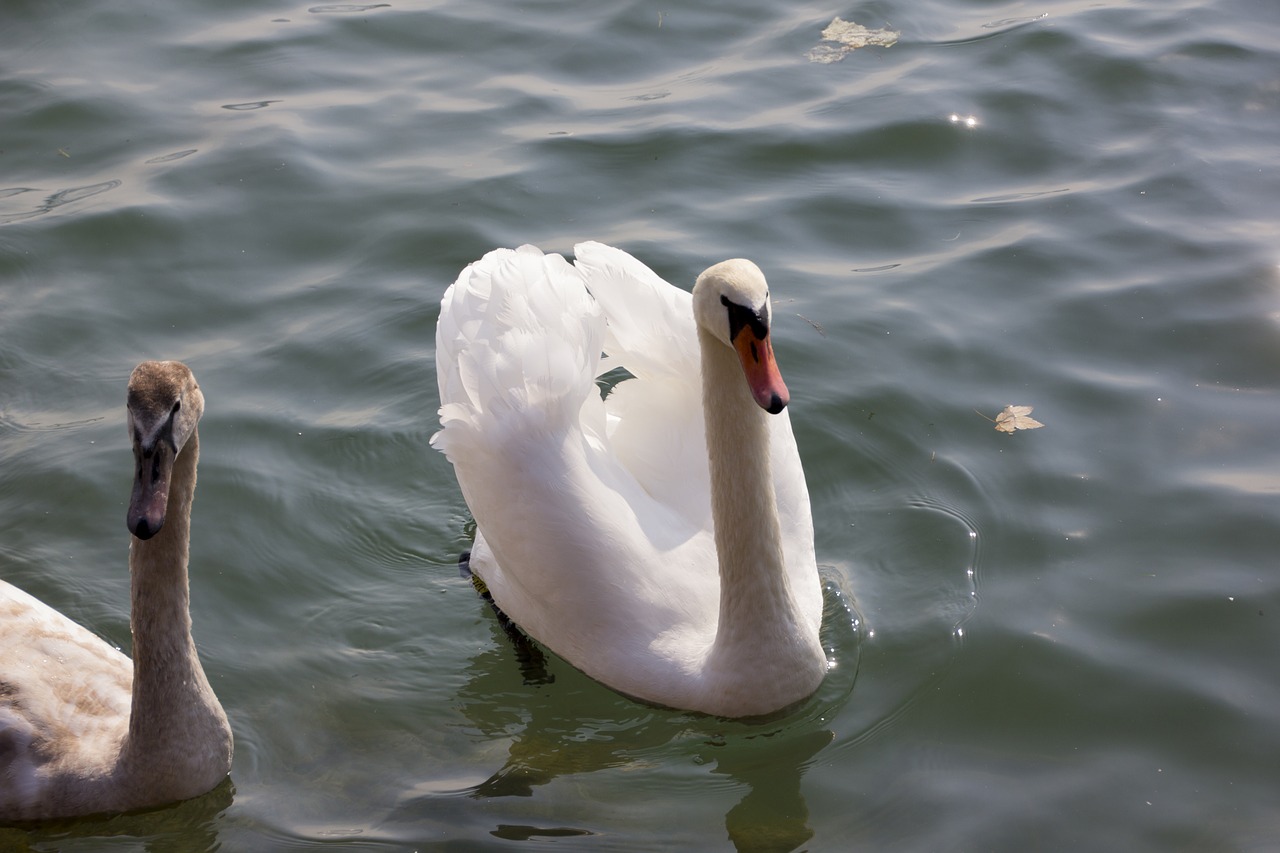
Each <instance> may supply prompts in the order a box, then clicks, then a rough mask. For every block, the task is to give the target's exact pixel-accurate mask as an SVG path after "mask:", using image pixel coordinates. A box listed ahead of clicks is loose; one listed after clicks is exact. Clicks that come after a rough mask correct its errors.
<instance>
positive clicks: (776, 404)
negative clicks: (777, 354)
mask: <svg viewBox="0 0 1280 853" xmlns="http://www.w3.org/2000/svg"><path fill="white" fill-rule="evenodd" d="M733 348H734V349H735V350H737V352H738V360H739V361H740V362H742V372H743V374H744V375H745V376H746V377H747V387H748V388H750V389H751V396H752V397H754V398H755V401H756V403H757V404H758V405H759V406H760V408H762V409H764V410H765V411H766V412H768V413H769V414H771V415H776V414H778V412H781V411H782V410H783V409H785V408H786V407H787V403H789V402H791V394H790V393H789V392H788V391H787V384H786V383H785V382H783V381H782V374H781V373H780V372H779V371H778V363H777V362H776V361H774V359H773V344H771V343H769V335H768V333H765V336H764V337H763V338H758V337H756V335H755V333H754V332H753V331H751V326H750V325H745V326H743V327H742V328H741V329H739V330H738V334H737V336H736V337H735V338H734V339H733Z"/></svg>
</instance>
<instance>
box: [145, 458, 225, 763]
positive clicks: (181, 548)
mask: <svg viewBox="0 0 1280 853" xmlns="http://www.w3.org/2000/svg"><path fill="white" fill-rule="evenodd" d="M199 456H200V440H199V437H198V435H197V434H195V433H192V435H191V437H190V438H189V439H188V440H187V443H186V445H185V446H184V447H183V449H182V452H181V453H179V454H178V457H177V458H176V459H175V460H174V465H173V474H172V478H171V480H170V486H169V504H168V508H167V509H166V512H165V520H164V525H163V527H161V528H160V531H159V532H158V533H157V534H156V535H155V536H153V537H151V538H150V539H147V540H141V539H138V538H137V537H131V544H130V548H129V575H130V587H131V599H132V606H131V609H130V614H129V624H130V628H131V630H132V633H133V654H132V657H133V700H132V701H133V706H132V710H131V713H130V716H129V734H128V737H127V739H126V743H125V748H124V755H123V756H122V758H123V759H124V760H125V761H126V762H127V760H128V757H129V756H130V755H131V754H132V755H136V756H139V757H141V758H142V759H143V760H146V761H148V762H153V761H154V759H155V755H154V754H155V753H156V751H158V750H164V749H165V748H169V749H173V748H181V743H180V742H181V741H183V740H189V739H190V738H191V735H192V731H191V727H192V726H193V725H195V727H196V728H197V729H199V728H202V727H203V726H202V725H201V724H202V723H203V724H204V726H207V725H209V724H210V723H212V724H213V725H214V726H217V725H218V724H219V721H220V722H221V725H222V726H225V724H226V717H225V714H223V711H222V708H221V706H220V705H219V704H218V701H217V699H216V698H215V697H214V695H213V691H212V689H211V688H210V687H209V683H208V680H207V679H206V678H205V674H204V670H203V669H202V668H201V666H200V659H199V657H198V656H197V654H196V646H195V641H194V640H193V639H192V637H191V611H190V591H189V586H188V577H187V559H188V554H189V543H190V533H191V504H192V501H193V499H194V498H195V486H196V464H197V462H198V460H199Z"/></svg>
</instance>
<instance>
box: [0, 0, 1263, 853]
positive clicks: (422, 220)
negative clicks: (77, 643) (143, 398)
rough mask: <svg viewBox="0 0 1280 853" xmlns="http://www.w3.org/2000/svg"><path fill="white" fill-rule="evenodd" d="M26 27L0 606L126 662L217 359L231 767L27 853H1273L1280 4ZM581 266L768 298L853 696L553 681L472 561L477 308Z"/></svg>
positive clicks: (232, 11)
mask: <svg viewBox="0 0 1280 853" xmlns="http://www.w3.org/2000/svg"><path fill="white" fill-rule="evenodd" d="M837 16H839V17H841V18H843V19H845V20H852V21H855V22H857V23H859V24H863V25H865V26H867V27H870V28H872V29H881V28H888V29H891V30H893V31H895V32H897V33H899V34H900V35H899V38H898V41H897V43H896V44H894V45H892V46H891V47H884V46H875V45H871V46H866V47H862V48H859V49H856V50H851V51H848V52H844V49H843V48H842V47H841V46H840V45H838V44H835V43H832V42H823V41H822V32H823V30H824V28H825V27H827V26H828V25H829V24H830V23H831V22H832V19H833V18H835V17H837ZM2 18H3V23H2V25H0V117H2V118H3V120H2V121H0V519H2V521H0V576H3V577H4V578H5V579H7V580H9V581H11V582H13V583H15V584H17V585H19V586H21V587H23V588H25V589H27V590H29V591H30V592H32V593H34V594H36V595H38V596H39V597H41V598H42V599H44V600H45V601H47V602H49V603H50V604H51V605H53V606H55V607H57V608H58V609H60V610H62V611H63V612H65V613H67V614H69V615H70V616H72V617H73V618H75V619H77V620H79V621H80V622H82V623H83V624H85V625H87V626H89V627H90V628H92V629H93V630H94V631H96V632H98V633H99V634H101V635H102V636H104V637H106V638H107V639H109V640H110V641H112V642H114V643H116V644H118V645H121V646H122V647H124V648H126V649H127V648H128V642H129V628H128V609H127V608H128V595H127V590H128V578H127V569H126V553H127V541H128V539H127V533H126V531H125V529H124V525H123V519H124V509H125V505H126V502H127V499H128V491H129V483H130V477H131V475H132V468H131V465H132V462H131V457H130V453H129V448H128V444H127V441H126V436H125V427H124V417H123V414H124V409H123V400H124V386H125V380H126V378H127V376H128V374H129V372H130V370H131V369H132V368H133V366H134V365H135V364H136V363H137V362H138V361H140V360H142V359H145V358H177V359H182V360H184V361H186V362H187V363H188V364H190V365H191V366H192V368H193V369H194V370H195V372H196V375H197V376H198V378H199V380H200V382H201V385H202V387H203V389H204V392H205V396H206V399H207V403H208V405H207V412H206V416H205V418H204V421H203V422H202V424H201V450H202V456H201V469H200V485H199V490H198V493H197V498H196V505H195V518H194V525H193V528H194V530H193V541H192V579H191V583H192V604H193V618H194V622H195V634H196V639H197V642H198V644H199V647H200V651H201V655H202V658H203V661H204V664H205V667H206V670H207V671H208V674H209V676H210V680H211V682H212V684H213V686H214V688H215V690H216V691H217V693H218V695H219V696H220V698H221V699H222V702H223V704H224V705H225V707H226V710H227V713H228V715H229V717H230V719H231V723H232V726H233V728H234V731H235V736H236V756H235V764H234V767H233V770H232V773H231V780H230V782H229V783H228V784H226V785H224V786H223V787H221V788H219V789H217V790H216V791H214V792H213V793H211V794H210V795H208V796H205V797H202V798H199V799H196V800H193V801H190V802H187V803H183V804H180V805H177V806H174V807H171V808H166V809H160V810H156V811H152V812H148V813H144V814H137V815H127V816H121V817H114V818H109V819H100V820H88V821H74V822H65V823H58V824H52V825H48V826H43V827H37V828H32V829H23V830H19V829H0V849H4V850H36V851H53V850H58V851H125V850H128V851H133V850H139V851H140V850H148V851H183V853H189V851H212V850H224V851H275V850H310V849H320V848H330V849H336V850H358V851H373V850H377V851H392V850H397V851H398V850H406V851H408V850H449V851H470V850H504V849H510V850H517V849H541V850H545V849H548V847H549V846H554V847H557V848H559V849H567V850H589V851H598V850H618V851H622V850H626V851H632V850H691V851H703V850H734V849H735V848H736V849H739V850H753V851H773V850H776V851H784V850H793V849H805V850H813V851H849V850H873V851H928V853H937V851H978V850H982V851H1027V850H1071V851H1080V850H1116V851H1175V850H1176V851H1184V850H1185V851H1209V850H1214V851H1217V850H1221V851H1254V850H1256V851H1262V850H1273V849H1276V848H1277V846H1280V770H1277V767H1278V764H1277V761H1278V759H1277V756H1280V654H1277V649H1280V567H1278V566H1277V553H1278V552H1280V431H1278V425H1280V240H1278V239H1277V235H1278V234H1280V203H1278V200H1280V147H1278V144H1277V139H1278V138H1280V137H1278V135H1277V128H1278V127H1280V123H1278V122H1280V6H1277V4H1276V3H1275V2H1274V0H1226V2H1217V3H1208V2H1191V0H1116V2H1093V1H1092V0H1090V2H1081V0H1047V2H1042V3H1023V2H978V0H953V2H941V0H914V2H906V0H874V1H873V2H865V3H859V4H855V5H853V6H830V5H822V4H817V3H813V2H798V3H779V2H762V0H743V2H737V3H713V2H702V3H692V4H684V6H683V7H682V6H680V5H674V6H664V5H662V4H661V3H657V4H655V3H649V2H610V3H596V2H583V0H566V2H548V0H534V2H521V3H490V2H459V0H441V2H421V3H416V2H400V0H392V1H391V2H386V3H371V4H367V5H358V4H342V3H335V4H323V5H308V4H306V3H291V2H268V3H260V2H244V0H241V2H236V1H235V0H231V2H213V0H203V2H194V3H162V2H158V0H113V2H102V1H101V0H97V1H96V2H89V3H70V2H67V1H66V0H41V2H35V0H14V2H10V3H9V4H8V5H7V6H6V9H5V11H4V13H3V15H2ZM585 239H595V240H601V241H604V242H607V243H611V244H613V245H616V246H619V247H621V248H623V249H626V250H627V251H629V252H631V253H632V254H634V255H636V256H637V257H639V258H641V259H642V260H644V261H645V262H646V263H648V264H650V265H651V266H652V267H653V268H654V269H655V270H657V271H658V272H659V273H660V274H662V275H663V276H664V277H666V278H667V279H669V280H671V281H673V282H676V283H679V284H681V285H682V286H686V287H687V286H689V284H690V283H691V282H692V280H693V278H694V277H695V276H696V275H697V273H698V272H699V271H701V270H702V269H703V268H704V267H706V266H707V265H709V264H711V263H713V262H715V261H718V260H721V259H724V258H727V257H734V256H747V257H750V258H752V259H754V260H755V261H756V262H757V263H759V264H760V266H761V267H762V268H763V269H764V270H765V272H766V273H767V275H768V276H769V278H770V283H771V287H772V290H773V293H774V298H775V313H776V316H777V318H778V319H777V322H776V330H775V347H776V351H777V354H778V358H779V361H780V364H781V367H782V369H783V373H784V375H785V376H786V379H787V382H788V385H789V386H790V389H791V392H792V409H791V412H792V419H793V423H794V424H795V428H796V433H797V438H798V441H799V446H800V452H801V455H802V457H803V459H804V462H805V465H806V468H807V471H808V477H809V486H810V490H811V493H812V498H813V506H814V523H815V528H816V533H817V550H818V559H819V563H820V564H821V566H822V570H823V573H824V578H825V580H826V585H827V598H828V608H827V610H828V612H827V622H826V632H825V641H826V642H827V644H828V646H829V648H830V650H831V656H832V659H833V661H834V666H833V669H832V672H831V675H830V677H829V678H828V680H827V682H826V683H825V685H824V686H823V688H822V689H821V690H820V692H819V693H818V694H817V695H816V696H815V697H814V698H813V699H811V700H810V701H808V702H806V703H804V704H803V705H802V706H801V707H799V708H797V709H795V710H794V711H792V712H790V713H787V714H785V715H782V716H780V717H778V718H776V719H772V720H768V721H765V722H751V723H743V722H725V721H721V720H717V719H713V718H707V717H701V716H698V715H693V714H684V713H679V712H675V711H668V710H662V709H656V708H652V707H648V706H645V705H642V704H638V703H635V702H632V701H629V700H627V699H623V698H621V697H619V696H617V695H615V694H613V693H612V692H610V691H609V690H607V689H605V688H603V687H601V686H599V685H598V684H595V683H593V682H591V681H589V680H588V679H586V678H584V677H583V676H581V675H580V674H578V673H576V672H575V671H574V670H572V669H571V668H569V667H568V666H566V665H565V664H564V663H563V662H562V661H560V660H557V659H555V658H551V659H549V660H548V661H547V663H546V671H545V673H532V672H529V671H528V670H527V668H526V670H524V671H522V664H521V661H520V660H518V659H517V657H516V655H515V653H514V651H513V649H512V648H511V646H510V645H509V644H508V642H507V640H506V637H505V636H504V635H503V634H502V632H501V629H500V628H499V627H498V626H497V624H496V622H495V620H494V618H493V615H492V613H491V612H490V611H489V610H488V609H487V608H486V606H485V605H484V604H483V603H482V602H481V601H479V600H478V599H477V597H476V595H475V594H474V591H473V590H472V588H471V587H470V585H469V584H468V582H467V581H466V580H464V579H462V578H460V577H459V575H458V571H457V566H456V561H457V557H458V555H459V553H460V552H461V551H463V550H465V549H466V547H467V544H468V542H469V540H470V536H471V534H472V530H471V527H470V526H469V522H470V519H469V516H468V513H467V509H466V505H465V504H464V502H463V500H462V497H461V495H460V493H459V491H458V488H457V485H456V483H455V481H454V479H453V475H452V471H451V468H450V466H449V465H448V463H447V461H446V460H445V459H444V458H443V457H442V456H441V455H440V454H438V453H435V452H434V451H432V450H430V449H429V448H428V446H427V441H428V438H429V437H430V435H431V434H432V433H433V432H434V431H435V429H436V424H437V421H436V407H437V405H438V399H437V392H436V388H435V369H434V364H433V334H434V328H435V319H436V316H437V313H438V309H439V299H440V296H441V294H442V293H443V291H444V289H445V287H446V286H448V284H449V283H450V282H451V281H452V280H453V279H454V277H455V276H456V275H457V273H458V271H459V270H461V269H462V267H463V266H465V265H466V264H467V263H468V262H470V261H472V260H474V259H476V258H478V257H480V255H482V254H483V253H484V252H485V251H487V250H489V249H490V248H493V247H495V246H515V245H518V244H521V243H525V242H529V243H535V244H537V245H539V246H541V247H543V248H544V249H547V250H550V251H560V252H571V251H572V246H573V244H574V243H575V242H577V241H580V240H585ZM1009 404H1015V405H1029V406H1034V407H1035V410H1034V415H1033V417H1035V418H1037V419H1039V420H1040V421H1042V422H1043V423H1044V424H1045V426H1044V428H1043V429H1037V430H1033V431H1020V432H1017V433H1016V434H1005V433H1002V432H998V431H996V430H995V429H994V428H993V426H994V425H993V423H992V420H991V419H994V418H995V417H996V416H997V414H998V413H999V412H1000V411H1001V410H1002V409H1003V408H1004V407H1005V406H1006V405H1009Z"/></svg>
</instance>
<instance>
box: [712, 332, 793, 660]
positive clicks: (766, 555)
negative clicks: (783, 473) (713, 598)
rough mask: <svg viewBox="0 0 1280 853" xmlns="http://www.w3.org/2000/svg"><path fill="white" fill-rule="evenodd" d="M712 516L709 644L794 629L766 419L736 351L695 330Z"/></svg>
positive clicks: (747, 642) (720, 647)
mask: <svg viewBox="0 0 1280 853" xmlns="http://www.w3.org/2000/svg"><path fill="white" fill-rule="evenodd" d="M698 336H699V344H700V346H701V350H702V397H703V411H704V412H705V417H706V437H707V461H708V465H709V468H710V474H711V515H712V521H713V524H714V527H715V543H716V555H717V558H718V560H719V569H720V621H719V624H718V627H717V631H716V640H715V647H716V650H717V652H718V653H721V654H724V653H727V652H728V651H730V650H732V648H733V647H735V646H738V647H742V648H744V649H747V648H748V647H749V648H751V649H757V648H759V643H760V642H762V641H764V642H769V641H771V640H773V639H776V638H777V637H778V636H779V635H787V636H791V635H793V634H794V633H795V632H796V631H797V630H798V624H799V623H798V619H797V612H796V605H795V601H794V598H793V596H792V594H791V591H790V587H789V584H788V579H787V572H786V562H785V558H784V556H783V549H782V532H781V529H780V526H779V523H778V509H777V501H776V497H775V493H774V483H773V470H772V465H771V464H770V460H769V453H770V450H769V444H770V442H769V422H768V418H769V417H771V416H770V415H769V414H768V413H766V412H765V411H764V410H763V409H761V408H760V406H759V405H757V403H756V402H755V400H754V399H753V398H752V396H751V392H750V390H749V389H748V387H747V383H746V381H745V379H744V377H743V374H742V368H741V365H740V364H739V361H738V357H737V354H736V353H735V352H734V351H733V350H732V349H730V348H729V347H727V346H725V345H724V344H723V343H721V342H720V341H719V340H718V339H716V338H715V337H714V336H713V335H711V334H710V333H709V332H707V331H705V330H703V329H702V328H701V327H699V329H698Z"/></svg>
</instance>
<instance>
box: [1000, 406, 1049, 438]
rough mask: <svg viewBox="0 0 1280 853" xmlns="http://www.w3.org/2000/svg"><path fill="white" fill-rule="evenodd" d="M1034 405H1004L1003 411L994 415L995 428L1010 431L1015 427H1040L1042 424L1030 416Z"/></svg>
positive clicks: (1015, 428)
mask: <svg viewBox="0 0 1280 853" xmlns="http://www.w3.org/2000/svg"><path fill="white" fill-rule="evenodd" d="M1034 408H1035V406H1005V407H1004V411H1003V412H1001V413H1000V414H998V415H996V429H998V430H1000V431H1001V432H1008V433H1012V432H1013V431H1014V430H1017V429H1040V427H1042V426H1044V424H1042V423H1040V422H1039V421H1038V420H1036V419H1035V418H1033V417H1031V410H1032V409H1034Z"/></svg>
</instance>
